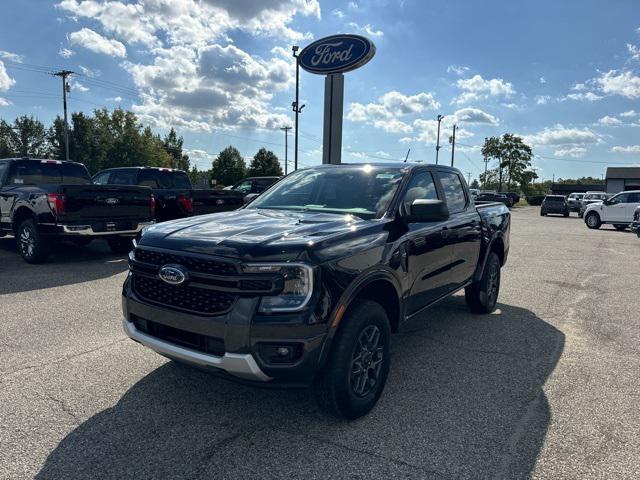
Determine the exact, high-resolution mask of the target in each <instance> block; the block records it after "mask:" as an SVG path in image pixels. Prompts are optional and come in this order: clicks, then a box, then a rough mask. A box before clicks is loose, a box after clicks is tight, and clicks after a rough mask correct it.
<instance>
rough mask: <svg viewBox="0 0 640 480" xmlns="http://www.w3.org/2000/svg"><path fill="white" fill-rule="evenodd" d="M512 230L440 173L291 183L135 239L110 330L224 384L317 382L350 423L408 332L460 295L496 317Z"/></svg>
mask: <svg viewBox="0 0 640 480" xmlns="http://www.w3.org/2000/svg"><path fill="white" fill-rule="evenodd" d="M510 223H511V217H510V213H509V210H508V209H507V207H506V206H505V205H504V204H502V203H493V204H485V205H482V206H479V207H476V206H475V204H474V202H473V200H472V198H471V194H470V192H469V189H468V188H467V185H466V183H465V181H464V178H463V176H462V174H461V173H460V172H459V171H458V170H456V169H453V168H450V167H444V166H435V165H434V166H429V165H411V164H405V163H401V164H398V163H395V164H381V165H346V164H345V165H325V166H321V167H315V168H309V169H303V170H298V171H296V172H294V173H292V174H290V175H289V176H287V177H285V178H284V179H282V180H281V181H280V182H279V183H277V184H276V185H274V186H273V187H272V188H270V189H269V190H268V191H266V192H264V193H263V194H262V195H260V196H259V197H257V198H256V199H255V200H254V201H253V202H251V203H250V204H248V205H247V206H246V207H244V208H243V209H240V210H237V211H235V212H226V213H220V214H216V215H208V216H206V217H195V218H186V219H182V220H175V221H172V222H165V223H161V224H158V225H153V226H151V227H148V228H146V229H145V230H144V231H143V232H142V235H141V237H140V239H139V240H138V242H137V245H136V248H135V249H134V250H133V251H132V252H131V253H130V254H129V265H130V272H131V275H130V276H128V278H127V280H126V281H125V284H124V288H123V296H124V298H123V302H122V305H123V309H124V321H123V326H124V329H125V331H126V333H127V334H128V335H129V336H130V337H131V338H132V339H133V340H135V341H137V342H139V343H141V344H143V345H146V346H148V347H149V348H151V349H153V350H155V351H156V352H158V353H160V354H162V355H164V356H166V357H169V358H172V359H175V360H177V361H179V362H182V363H187V364H192V365H195V366H198V367H201V368H205V369H209V370H210V371H212V372H215V373H217V374H220V375H223V376H226V377H228V378H235V379H240V380H242V381H245V382H253V383H255V384H259V385H267V386H268V385H274V386H309V385H314V386H315V388H316V393H317V398H318V400H319V403H320V405H321V406H322V407H323V408H324V409H326V410H327V411H328V412H331V413H332V414H335V415H338V416H342V417H345V418H349V419H352V418H356V417H359V416H361V415H364V414H366V413H367V412H368V411H369V410H370V409H371V408H373V406H374V405H375V403H376V402H377V400H378V398H379V397H380V395H381V393H382V390H383V388H384V385H385V382H386V378H387V374H388V373H389V368H390V365H391V363H390V351H389V342H390V336H391V332H397V331H398V329H399V327H400V324H401V323H402V322H403V321H404V320H405V319H408V318H410V317H414V316H416V315H420V314H422V312H423V311H424V309H425V308H427V307H429V306H430V305H432V304H433V303H435V302H437V301H439V300H441V299H443V298H445V297H447V296H449V295H451V294H453V293H454V292H456V291H458V290H460V289H464V290H465V298H466V302H467V305H468V306H469V308H470V309H471V310H472V311H474V312H479V313H489V312H492V311H493V310H494V309H495V307H496V302H497V300H498V293H499V289H500V270H501V267H502V266H503V265H504V263H505V261H506V260H507V255H508V252H509V230H510ZM425 348H426V347H425ZM400 361H411V359H401V360H400Z"/></svg>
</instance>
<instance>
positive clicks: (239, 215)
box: [139, 209, 380, 261]
mask: <svg viewBox="0 0 640 480" xmlns="http://www.w3.org/2000/svg"><path fill="white" fill-rule="evenodd" d="M379 223H380V222H379V221H368V220H362V219H361V218H359V217H355V216H353V215H345V214H329V213H312V212H294V211H284V210H269V209H242V210H235V211H232V212H221V213H214V214H211V215H201V216H196V217H190V218H183V219H179V220H173V221H169V222H163V223H159V224H156V225H153V226H150V227H147V228H146V229H145V230H144V233H143V235H142V237H141V239H140V241H139V245H140V246H149V247H156V248H164V249H168V250H178V251H183V252H191V253H203V254H208V255H219V256H224V257H232V258H239V259H242V260H244V261H255V260H263V261H264V260H277V261H288V260H294V259H297V258H298V257H299V256H300V254H301V253H302V252H305V251H309V250H316V249H321V248H322V249H327V248H328V247H335V245H336V244H339V243H341V242H342V241H344V240H347V238H353V237H354V236H357V237H359V236H361V235H362V230H365V229H367V228H372V227H374V228H375V227H376V226H377V229H379V228H380V227H379Z"/></svg>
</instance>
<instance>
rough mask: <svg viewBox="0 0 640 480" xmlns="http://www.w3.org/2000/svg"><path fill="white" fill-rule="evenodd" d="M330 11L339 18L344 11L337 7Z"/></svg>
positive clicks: (342, 15) (341, 17)
mask: <svg viewBox="0 0 640 480" xmlns="http://www.w3.org/2000/svg"><path fill="white" fill-rule="evenodd" d="M331 13H332V14H333V15H335V16H336V17H338V18H339V19H341V20H342V19H343V18H344V12H343V11H342V10H340V9H339V8H334V9H333V10H332V11H331Z"/></svg>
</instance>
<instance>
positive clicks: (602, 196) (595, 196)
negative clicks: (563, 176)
mask: <svg viewBox="0 0 640 480" xmlns="http://www.w3.org/2000/svg"><path fill="white" fill-rule="evenodd" d="M610 196H611V195H609V194H608V193H605V192H587V193H585V194H584V197H582V200H581V201H580V210H579V211H578V216H579V217H580V218H582V217H583V216H584V211H585V210H586V209H587V206H588V205H591V204H592V203H598V202H602V201H603V200H606V199H607V198H609V197H610Z"/></svg>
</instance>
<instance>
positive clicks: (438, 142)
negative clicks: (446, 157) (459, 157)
mask: <svg viewBox="0 0 640 480" xmlns="http://www.w3.org/2000/svg"><path fill="white" fill-rule="evenodd" d="M443 118H444V115H438V136H437V138H436V165H437V164H438V153H439V152H440V122H441V121H442V119H443Z"/></svg>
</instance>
